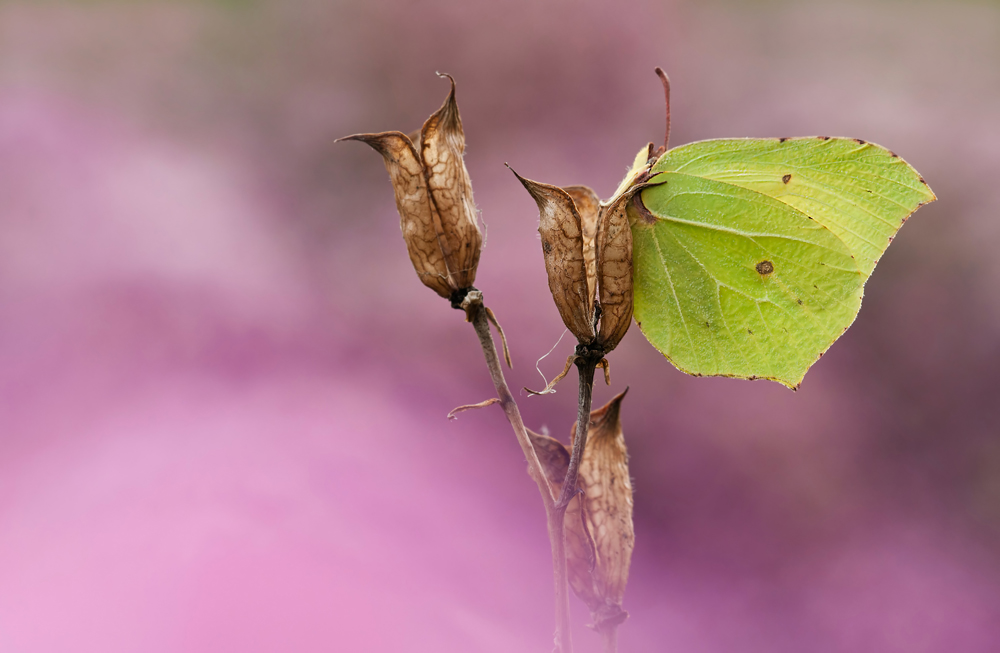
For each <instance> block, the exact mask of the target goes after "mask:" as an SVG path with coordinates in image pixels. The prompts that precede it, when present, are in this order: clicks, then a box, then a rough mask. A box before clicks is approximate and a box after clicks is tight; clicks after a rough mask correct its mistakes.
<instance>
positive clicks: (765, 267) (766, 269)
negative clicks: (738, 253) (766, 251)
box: [756, 261, 774, 276]
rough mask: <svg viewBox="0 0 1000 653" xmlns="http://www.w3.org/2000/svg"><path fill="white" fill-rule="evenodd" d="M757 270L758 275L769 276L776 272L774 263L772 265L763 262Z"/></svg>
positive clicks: (757, 266)
mask: <svg viewBox="0 0 1000 653" xmlns="http://www.w3.org/2000/svg"><path fill="white" fill-rule="evenodd" d="M756 268H757V274H760V275H762V276H767V275H769V274H771V273H772V272H774V263H771V262H770V261H761V262H760V263H758V264H757V265H756Z"/></svg>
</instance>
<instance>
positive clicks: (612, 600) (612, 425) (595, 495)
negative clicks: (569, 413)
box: [566, 390, 635, 630]
mask: <svg viewBox="0 0 1000 653" xmlns="http://www.w3.org/2000/svg"><path fill="white" fill-rule="evenodd" d="M626 392H627V390H626ZM624 397H625V392H623V393H621V394H620V395H618V396H616V397H615V398H614V399H612V400H611V401H610V402H608V404H607V405H606V406H604V407H603V408H599V409H598V410H595V411H593V412H592V413H591V415H590V428H589V429H588V432H587V446H586V447H585V448H584V451H583V457H582V458H581V460H580V478H579V482H578V485H579V487H580V489H581V490H583V492H584V507H583V514H584V522H585V526H586V531H587V536H588V537H590V538H592V540H593V545H594V559H595V560H594V563H593V565H592V571H590V573H589V578H588V575H586V574H583V573H582V571H583V567H586V566H587V565H588V564H589V563H588V561H587V560H586V559H583V560H577V561H574V563H571V564H572V566H574V567H577V568H578V569H577V570H576V571H575V573H574V572H573V571H571V572H570V582H571V584H572V586H573V590H574V591H575V592H576V594H577V596H579V597H580V598H581V599H583V600H584V602H586V603H587V605H588V606H589V607H590V610H591V614H592V618H593V620H594V626H595V627H596V628H597V629H598V630H601V628H602V626H610V625H612V624H614V625H617V624H619V623H621V622H622V621H624V620H625V619H626V618H627V617H628V613H627V612H625V611H624V610H623V609H622V607H621V604H622V597H623V596H624V594H625V586H626V584H627V583H628V572H629V566H630V564H631V562H632V548H633V547H634V545H635V533H634V531H633V527H632V482H631V480H630V479H629V473H628V452H627V451H626V449H625V438H624V436H623V435H622V425H621V420H620V410H621V401H622V399H623V398H624ZM573 433H574V434H575V433H576V425H574V427H573ZM571 526H572V525H571V524H570V522H569V521H568V520H567V522H566V528H567V533H568V532H569V529H570V528H571ZM568 539H569V538H568V537H567V540H568ZM588 581H589V582H588Z"/></svg>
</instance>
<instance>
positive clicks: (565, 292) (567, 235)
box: [511, 169, 596, 344]
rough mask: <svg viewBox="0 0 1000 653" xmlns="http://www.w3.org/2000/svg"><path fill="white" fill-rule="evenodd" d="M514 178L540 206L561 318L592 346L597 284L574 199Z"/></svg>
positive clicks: (548, 266)
mask: <svg viewBox="0 0 1000 653" xmlns="http://www.w3.org/2000/svg"><path fill="white" fill-rule="evenodd" d="M511 171H512V172H513V169H512V170H511ZM514 174H515V175H517V178H518V179H519V180H520V181H521V183H522V184H523V185H524V187H525V188H526V189H527V191H528V193H530V194H531V196H532V197H533V198H534V200H535V203H536V204H538V233H539V235H540V236H541V238H542V255H543V256H544V258H545V271H546V273H547V274H548V277H549V290H550V291H551V292H552V298H553V299H554V300H555V302H556V308H557V309H559V315H560V316H562V319H563V323H564V324H565V325H566V328H567V329H569V330H570V331H572V332H573V335H575V336H576V337H577V340H579V341H580V342H585V343H588V344H589V343H591V342H593V340H594V336H595V335H596V333H595V330H594V299H595V297H594V295H593V292H592V290H591V287H592V285H593V284H592V283H590V282H588V279H587V276H588V275H587V259H586V257H585V255H584V225H583V218H582V217H581V215H580V211H579V210H578V209H577V206H576V202H574V201H573V197H572V196H571V195H570V194H569V193H568V192H566V191H565V190H563V189H562V188H559V187H558V186H550V185H548V184H541V183H538V182H536V181H531V180H530V179H525V178H523V177H521V176H520V175H518V174H517V173H516V172H514Z"/></svg>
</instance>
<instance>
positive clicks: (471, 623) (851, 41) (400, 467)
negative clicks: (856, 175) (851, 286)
mask: <svg viewBox="0 0 1000 653" xmlns="http://www.w3.org/2000/svg"><path fill="white" fill-rule="evenodd" d="M656 65H661V66H663V67H664V68H665V69H666V70H667V71H668V72H669V74H670V75H671V78H672V81H673V88H674V103H673V112H674V113H673V116H674V132H673V138H672V142H673V143H675V144H680V143H683V142H687V141H691V140H698V139H704V138H712V137H731V136H794V135H809V134H830V135H845V136H853V137H859V138H863V139H866V140H870V141H874V142H877V143H881V144H884V145H886V146H888V147H891V148H892V149H894V150H895V151H897V152H899V153H900V154H901V155H902V156H903V157H904V158H906V159H907V160H908V161H909V162H911V163H912V164H913V165H914V166H915V167H917V169H919V170H920V171H921V173H922V174H923V175H924V176H925V177H926V178H927V180H928V181H929V183H930V185H931V186H932V188H933V189H934V190H935V191H936V192H937V194H938V197H939V198H940V200H939V201H938V202H937V203H935V204H933V205H931V206H928V207H926V208H924V209H922V210H921V211H920V212H919V213H918V214H917V215H916V216H915V218H914V219H913V220H911V221H910V222H909V223H908V224H907V225H906V228H905V229H903V230H902V232H901V233H900V235H899V237H898V238H897V239H896V241H895V243H894V244H893V246H892V248H891V249H890V250H889V251H888V253H887V255H886V256H885V257H884V259H883V260H882V262H881V263H880V264H879V267H878V269H877V270H876V273H875V275H874V276H873V278H872V280H871V281H870V282H869V284H868V287H867V295H866V299H865V305H864V308H863V310H862V311H861V314H860V316H859V318H858V320H857V322H856V323H855V325H854V327H853V328H852V329H851V330H850V331H849V332H848V333H847V334H846V335H845V336H844V337H843V338H842V339H841V340H840V341H839V342H838V343H837V344H836V345H835V346H834V348H833V349H832V350H831V351H830V353H829V354H828V355H827V356H826V357H824V358H823V360H822V362H821V363H820V364H818V365H817V366H816V367H815V368H814V369H813V371H811V372H810V374H809V375H808V376H807V378H806V380H805V383H804V384H803V386H802V389H801V390H800V391H799V392H797V393H792V392H789V391H788V390H786V389H784V388H782V387H780V386H778V385H775V384H768V383H766V382H756V383H749V382H741V381H732V380H723V379H696V378H691V377H687V376H684V375H683V374H681V373H679V372H677V371H676V370H674V369H673V368H672V367H671V366H670V364H669V363H667V362H666V361H665V360H664V359H663V358H662V357H661V356H659V354H657V353H656V352H655V351H654V350H653V349H652V348H651V347H650V346H649V345H648V344H647V343H646V342H645V340H644V339H643V338H642V337H641V335H640V333H639V332H638V330H637V329H633V330H632V332H631V333H630V334H629V335H628V337H627V338H626V339H625V341H624V343H623V345H622V346H621V347H620V348H619V349H618V350H617V351H616V352H615V353H614V356H613V358H612V374H613V376H612V380H613V385H612V387H610V388H608V387H604V386H603V385H601V386H599V387H598V388H597V389H596V401H597V402H598V403H603V402H604V401H606V400H607V399H609V398H610V397H611V396H612V395H613V394H614V393H616V392H619V391H620V390H621V389H623V388H624V387H625V386H626V385H627V386H630V387H631V391H630V393H629V396H628V398H627V399H626V401H625V404H624V427H625V432H626V436H627V438H628V443H629V446H630V449H631V452H632V473H633V476H634V479H635V487H636V533H637V546H636V551H635V559H634V565H633V574H632V581H631V585H630V588H629V592H628V594H627V595H626V601H625V607H626V608H627V609H628V610H629V611H630V612H631V614H632V618H631V619H630V620H629V621H628V622H627V623H626V625H625V626H624V627H623V628H622V631H621V650H622V651H623V652H628V651H684V652H686V653H688V652H690V653H702V652H705V653H708V652H723V651H725V652H727V653H729V652H733V651H740V652H744V651H745V652H754V653H755V652H761V653H763V652H768V653H775V652H789V653H792V652H796V653H797V652H801V651H810V652H819V653H826V652H829V653H848V652H850V653H858V652H866V651H878V652H880V653H883V652H889V653H892V652H900V653H902V652H904V651H905V652H907V653H922V652H927V653H930V652H942V653H943V652H946V651H947V652H953V651H961V652H963V653H977V652H980V651H982V652H986V651H996V650H998V649H1000V433H998V430H1000V429H998V425H1000V419H998V417H1000V409H998V408H997V403H998V400H997V398H996V395H997V393H998V391H1000V339H998V336H1000V293H997V291H996V288H997V284H998V283H1000V257H998V256H997V254H996V252H997V251H998V248H1000V220H998V214H1000V184H998V183H997V177H998V173H1000V165H998V164H1000V119H998V118H1000V6H998V5H997V4H996V3H983V2H976V3H973V2H968V3H965V2H947V3H944V2H942V3H931V2H926V3H908V2H901V1H899V2H874V3H873V2H857V3H829V2H819V1H816V2H805V3H802V2H797V3H791V2H783V1H780V0H776V1H772V2H742V3H738V2H719V1H711V2H696V1H694V0H688V1H678V2H656V3H653V2H634V3H610V2H604V3H602V2H569V1H568V0H558V1H553V2H544V3H541V2H531V1H528V0H523V1H519V2H511V3H489V4H487V3H471V2H457V1H455V2H448V1H444V0H441V1H433V2H432V1H428V2H415V1H412V0H391V1H389V2H379V3H364V2H353V1H334V2H324V1H320V0H292V1H285V2H278V1H277V0H275V1H263V0H261V1H257V2H239V1H237V0H231V1H229V2H196V1H193V0H192V1H189V2H78V3H71V2H56V1H52V2H5V3H3V4H2V5H0V652H3V653H7V652H13V653H43V652H44V653H49V652H52V653H56V652H59V653H62V652H66V651H73V652H81V653H82V652H98V651H99V652H101V653H118V652H123V653H124V652H134V651H143V652H149V653H158V652H168V651H169V652H174V651H183V652H188V651H190V652H202V651H205V652H208V651H213V652H228V651H233V652H241V653H252V652H257V651H303V652H309V651H375V652H383V651H386V652H388V651H421V652H423V651H439V652H451V651H456V652H457V651H486V652H508V651H548V650H550V649H551V634H552V600H551V577H550V575H549V574H550V571H549V552H548V542H547V539H546V535H545V528H544V516H543V512H542V509H541V506H540V503H539V501H538V496H537V491H536V489H535V488H534V486H533V485H532V483H531V482H530V481H529V480H528V478H527V477H526V475H525V473H524V470H525V465H524V461H523V458H522V457H521V455H520V451H519V449H518V447H517V445H516V443H515V441H514V439H513V436H512V435H511V433H510V431H509V427H508V426H507V424H506V422H505V420H504V418H503V416H502V414H501V412H500V411H499V410H498V409H495V408H491V409H486V410H482V411H478V412H473V413H467V414H464V415H462V416H461V417H460V419H459V420H458V421H457V422H448V421H446V420H445V418H444V416H445V414H446V413H447V412H448V411H449V410H450V409H451V408H453V407H454V406H457V405H459V404H465V403H472V402H477V401H481V400H483V399H486V398H488V397H490V396H492V394H493V390H492V387H491V385H490V383H489V379H488V377H487V375H486V372H485V368H484V366H483V365H482V357H481V352H480V351H479V349H478V346H477V342H476V338H475V335H474V333H473V332H472V330H471V328H469V326H468V325H466V324H465V323H464V322H463V321H462V316H461V314H460V313H458V312H456V311H453V310H451V309H450V308H449V307H448V306H447V303H446V302H445V301H443V300H441V299H439V298H437V297H436V296H434V295H433V293H431V292H430V291H429V290H427V289H425V288H424V287H423V286H421V285H420V284H419V282H418V281H417V279H416V277H415V275H414V274H413V272H412V270H411V269H410V266H409V262H408V260H407V258H406V254H405V248H404V245H403V242H402V239H401V238H400V235H399V227H398V219H397V217H396V214H395V209H394V205H393V200H392V194H391V190H390V185H389V182H388V179H387V176H386V174H385V171H384V169H383V167H382V164H381V161H380V160H379V159H378V157H377V155H375V154H374V153H373V152H371V151H369V150H367V149H366V148H364V147H363V146H362V145H359V144H356V143H347V144H338V145H334V144H333V142H332V141H333V139H334V138H336V137H338V136H343V135H346V134H349V133H354V132H359V131H380V130H386V129H401V130H404V131H409V130H412V129H415V128H416V127H418V126H419V125H420V123H421V122H422V121H423V120H424V119H425V118H426V117H427V116H428V115H429V114H430V113H431V112H432V111H433V110H434V109H436V108H437V107H438V106H439V104H440V102H441V101H442V99H443V98H444V96H445V94H446V91H447V84H446V82H444V81H442V80H439V79H438V78H437V77H435V76H434V71H436V70H442V71H446V72H449V73H451V74H453V75H454V76H455V78H456V79H457V80H458V85H459V86H458V100H459V103H460V106H461V110H462V115H463V119H464V123H465V128H466V135H467V138H468V142H469V148H468V155H467V164H468V167H469V170H470V172H471V175H472V178H473V182H474V184H475V189H476V199H477V202H478V205H479V207H480V208H481V209H482V212H483V217H484V219H485V222H486V223H487V225H488V239H487V245H486V248H485V250H484V253H483V260H482V264H481V266H480V273H479V278H478V282H477V286H478V287H479V288H481V289H482V290H483V291H484V292H485V294H486V297H487V300H488V302H489V304H490V305H491V306H492V307H493V309H494V310H495V311H496V312H497V314H498V315H499V317H500V319H501V322H502V323H503V325H504V327H505V329H506V330H507V333H508V336H509V339H510V344H511V347H512V349H513V353H514V362H515V369H514V371H513V372H510V373H509V374H508V378H509V381H510V383H511V385H512V386H513V387H521V386H524V385H529V386H533V387H534V386H538V385H540V384H541V383H542V381H541V379H540V378H539V376H538V375H537V373H536V372H535V370H534V369H533V368H534V362H535V360H536V359H537V358H539V357H540V356H542V355H543V354H544V353H545V352H546V351H548V350H549V348H550V347H551V346H552V345H553V343H555V341H556V340H557V338H558V337H559V335H560V333H561V332H562V325H561V323H560V321H559V318H558V315H557V313H556V311H555V309H554V307H553V305H552V304H551V299H550V298H549V297H548V294H547V289H546V285H545V276H544V269H543V265H542V258H541V255H540V252H539V251H538V249H539V247H538V241H537V235H536V232H535V227H536V212H535V209H534V206H533V203H532V202H531V200H530V199H529V198H528V197H527V195H526V194H525V193H524V191H523V189H522V188H521V187H520V186H519V185H518V184H517V183H516V182H515V180H514V179H513V178H512V176H511V175H510V173H509V172H508V171H507V170H506V169H505V168H504V167H503V163H504V162H505V161H506V162H510V163H511V165H513V166H515V167H516V168H517V169H518V171H519V172H521V173H522V174H525V175H527V176H530V177H532V178H535V179H541V180H545V181H548V182H551V183H556V184H571V183H586V184H589V185H592V186H593V187H594V188H595V189H596V190H597V191H598V193H599V194H600V195H602V196H607V195H608V194H610V192H611V191H612V190H613V189H614V187H615V186H616V184H617V183H618V181H619V179H620V177H621V176H622V174H623V173H624V171H625V168H626V166H627V164H629V163H630V162H631V160H632V157H633V155H634V154H635V152H636V151H637V150H638V148H639V147H641V146H642V145H643V144H645V143H646V142H647V141H650V140H653V141H657V140H659V139H660V138H661V134H662V131H661V130H662V109H663V107H662V99H661V91H660V86H659V83H658V82H657V80H656V78H655V77H654V76H653V73H652V70H653V67H654V66H656ZM570 349H571V344H570V343H569V339H564V340H563V342H562V344H561V345H560V346H559V347H558V348H557V349H556V351H555V352H554V353H553V354H552V356H551V357H549V358H547V359H546V360H545V361H543V362H542V369H543V370H544V371H545V372H546V373H547V374H548V375H549V376H551V375H552V374H554V373H555V372H556V371H557V370H558V368H559V367H560V365H561V361H562V360H564V359H565V356H566V355H567V354H568V353H569V351H570ZM574 401H575V388H574V382H573V381H567V382H566V384H565V385H564V386H563V387H562V388H561V389H560V391H559V392H558V394H556V395H554V396H550V397H542V398H537V397H536V398H531V399H527V398H523V397H522V399H521V400H520V404H521V407H522V411H523V412H524V415H525V418H526V421H527V422H528V424H529V426H532V427H534V428H536V429H540V428H542V427H543V426H544V427H548V428H549V429H551V431H552V432H553V433H554V434H557V435H560V436H564V435H565V434H566V433H567V432H568V429H569V427H570V423H571V422H572V415H573V411H574ZM574 610H575V619H576V621H577V622H578V624H579V627H578V628H577V630H576V633H575V640H576V642H577V648H578V649H579V650H580V651H584V652H586V651H596V650H598V649H599V647H598V639H597V638H596V637H594V636H593V635H591V634H590V633H588V632H587V631H586V630H585V629H584V627H583V626H584V624H585V623H586V621H587V619H586V610H585V608H584V606H583V605H582V604H580V603H579V602H575V600H574Z"/></svg>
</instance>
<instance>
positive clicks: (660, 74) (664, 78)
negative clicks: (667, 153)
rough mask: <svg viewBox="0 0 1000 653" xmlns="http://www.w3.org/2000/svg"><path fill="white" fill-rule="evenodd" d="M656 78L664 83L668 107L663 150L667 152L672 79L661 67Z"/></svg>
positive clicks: (658, 68) (664, 95)
mask: <svg viewBox="0 0 1000 653" xmlns="http://www.w3.org/2000/svg"><path fill="white" fill-rule="evenodd" d="M656 76H657V77H659V78H660V81H661V82H663V97H664V99H665V101H666V105H667V130H666V133H665V134H664V135H663V149H664V150H666V149H667V146H668V144H669V143H670V78H669V77H667V73H665V72H663V69H662V68H660V67H659V66H657V67H656Z"/></svg>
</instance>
